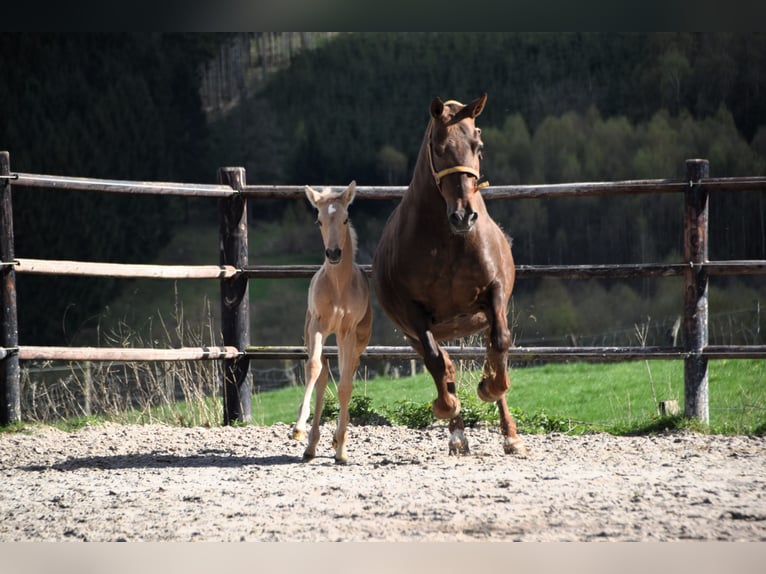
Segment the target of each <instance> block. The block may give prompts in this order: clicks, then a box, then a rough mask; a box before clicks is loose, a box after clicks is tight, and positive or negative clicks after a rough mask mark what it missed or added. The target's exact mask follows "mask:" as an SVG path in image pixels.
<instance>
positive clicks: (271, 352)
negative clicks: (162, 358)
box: [245, 345, 766, 362]
mask: <svg viewBox="0 0 766 574" xmlns="http://www.w3.org/2000/svg"><path fill="white" fill-rule="evenodd" d="M442 348H443V349H445V350H446V351H447V353H449V355H450V357H451V358H453V359H459V360H480V359H483V358H484V355H485V354H486V352H487V349H486V348H485V347H461V346H449V345H445V346H443V347H442ZM322 350H323V352H324V353H325V354H326V355H327V356H328V357H337V356H338V347H334V346H327V347H323V349H322ZM690 354H691V352H690V351H687V350H685V349H684V348H683V347H511V348H510V349H509V350H508V357H509V358H510V359H511V360H512V361H518V362H526V361H539V360H545V361H570V360H585V361H598V362H608V361H643V360H651V359H657V360H660V359H684V358H686V357H688V356H689V355H690ZM702 354H703V355H704V356H706V357H709V358H711V359H757V358H764V357H766V345H743V346H718V345H716V346H708V347H705V348H704V349H703V351H702ZM245 355H247V356H248V357H251V358H258V359H279V360H286V359H295V360H305V359H306V358H308V357H307V354H306V348H305V347H294V346H292V347H291V346H273V347H256V346H250V347H247V348H246V349H245ZM362 358H366V359H419V358H420V355H418V354H417V353H416V352H415V351H414V350H412V349H411V348H409V347H386V346H369V347H367V349H366V350H365V352H364V353H362Z"/></svg>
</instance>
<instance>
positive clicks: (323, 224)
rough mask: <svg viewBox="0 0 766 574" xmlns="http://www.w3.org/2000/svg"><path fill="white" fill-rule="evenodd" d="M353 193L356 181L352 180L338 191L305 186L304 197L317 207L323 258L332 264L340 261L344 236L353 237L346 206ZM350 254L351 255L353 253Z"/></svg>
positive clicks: (350, 247)
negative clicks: (319, 189) (322, 242)
mask: <svg viewBox="0 0 766 574" xmlns="http://www.w3.org/2000/svg"><path fill="white" fill-rule="evenodd" d="M355 194H356V181H352V182H351V183H350V184H349V186H348V187H347V188H346V189H345V190H343V191H341V192H339V193H337V192H333V191H332V190H330V189H329V188H325V189H324V190H323V191H316V190H315V189H313V188H312V187H311V186H308V185H307V186H306V197H307V198H308V200H309V202H311V205H313V206H314V207H316V209H317V225H318V226H319V229H320V230H321V232H322V241H324V254H325V258H326V259H327V261H328V262H330V263H332V264H333V265H335V264H337V263H340V260H341V258H342V257H343V246H344V244H345V242H346V238H347V237H349V236H351V237H353V233H352V232H351V230H350V228H349V222H348V206H349V205H351V202H353V201H354V195H355ZM348 247H349V250H350V251H352V250H353V247H354V246H353V239H352V241H351V242H350V244H349V245H348ZM351 256H352V257H353V253H351Z"/></svg>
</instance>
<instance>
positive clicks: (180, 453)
mask: <svg viewBox="0 0 766 574" xmlns="http://www.w3.org/2000/svg"><path fill="white" fill-rule="evenodd" d="M331 434H332V427H330V426H329V425H324V426H323V436H322V440H321V442H320V449H319V452H318V455H319V456H318V457H317V458H316V459H315V460H314V461H312V462H311V463H303V462H302V461H301V455H302V453H303V448H304V444H302V443H298V442H296V441H293V440H292V439H291V438H290V427H289V425H286V424H277V425H274V426H270V427H255V426H251V427H241V428H210V429H208V428H201V427H200V428H178V427H167V426H123V425H113V424H106V425H96V426H92V427H86V428H84V429H82V430H79V431H77V432H72V433H66V432H62V431H57V430H55V429H51V428H47V427H46V428H36V429H35V430H33V431H31V432H30V433H5V434H2V435H0V477H1V478H0V512H1V513H2V520H1V521H0V542H11V541H268V542H280V541H303V542H311V541H324V542H329V541H392V542H396V541H417V542H423V541H434V542H444V541H676V540H702V541H716V540H720V541H766V438H764V437H742V436H738V437H729V436H706V435H700V434H687V433H683V434H678V433H675V434H668V435H661V436H649V437H614V436H609V435H604V434H594V435H586V436H577V437H570V436H565V435H559V434H554V435H532V436H529V435H528V436H524V437H523V438H524V440H525V442H526V443H527V445H528V446H529V448H530V455H529V456H528V457H527V458H518V457H514V456H507V455H504V454H503V450H502V441H501V437H500V435H499V434H498V432H497V430H496V429H494V428H489V429H486V428H484V429H467V437H468V440H469V442H470V446H471V454H470V455H467V456H461V457H456V456H449V455H448V449H447V438H448V437H447V435H448V432H447V430H446V429H445V428H444V427H433V428H430V429H426V430H412V429H408V428H404V427H389V426H352V427H351V428H350V438H349V444H348V449H349V458H350V460H349V464H348V465H345V466H343V465H336V464H335V463H334V460H333V451H332V448H331V444H330V442H331Z"/></svg>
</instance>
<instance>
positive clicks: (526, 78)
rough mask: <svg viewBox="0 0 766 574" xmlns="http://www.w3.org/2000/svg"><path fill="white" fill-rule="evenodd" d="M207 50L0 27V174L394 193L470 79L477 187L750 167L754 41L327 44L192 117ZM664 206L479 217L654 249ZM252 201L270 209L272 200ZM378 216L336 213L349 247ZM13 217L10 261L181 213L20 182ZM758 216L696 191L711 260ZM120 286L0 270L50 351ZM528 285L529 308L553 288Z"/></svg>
mask: <svg viewBox="0 0 766 574" xmlns="http://www.w3.org/2000/svg"><path fill="white" fill-rule="evenodd" d="M226 40H227V36H226V35H210V34H187V35H183V34H180V35H179V34H5V35H3V36H1V37H0V62H1V63H2V67H3V75H2V77H0V148H2V149H7V150H8V151H10V152H11V167H12V169H13V170H15V171H29V172H35V173H54V174H66V175H79V176H92V177H107V178H115V179H119V178H124V179H136V180H144V179H145V180H177V181H197V182H212V181H213V178H214V177H215V172H216V169H217V168H218V167H219V166H223V165H244V166H245V167H246V168H247V174H248V181H249V182H250V183H293V184H304V183H311V184H336V185H341V184H347V183H348V182H349V181H350V180H351V179H356V180H357V182H359V183H360V184H379V185H390V184H406V183H407V182H408V181H409V177H410V173H411V169H412V167H413V163H414V159H415V155H416V153H417V150H418V147H419V145H420V142H421V138H422V135H423V131H424V129H425V125H426V122H427V121H428V104H429V102H430V100H431V98H432V97H433V96H436V95H438V96H440V97H442V98H444V99H447V98H456V99H460V100H463V101H469V100H471V99H473V98H475V97H476V96H478V95H479V94H480V93H481V92H484V91H486V92H488V93H489V101H488V105H487V108H486V109H485V111H484V113H483V114H482V116H481V118H479V120H480V121H479V124H480V126H481V127H482V128H483V130H484V136H485V143H486V152H487V153H486V156H487V159H486V161H485V164H484V165H485V170H486V175H487V176H488V177H489V179H490V181H491V182H492V183H494V184H502V183H546V182H560V181H574V180H611V179H634V178H644V177H649V178H654V177H677V176H680V175H682V171H683V160H684V159H686V158H688V157H693V156H697V157H700V156H701V157H708V158H709V159H710V160H711V172H712V175H715V176H727V175H761V174H763V173H764V171H765V170H766V168H765V167H764V161H766V97H764V95H765V93H766V92H765V88H766V73H764V70H766V34H762V33H757V34H754V33H746V34H738V33H732V34H723V33H705V34H695V33H668V34H637V33H636V34H585V33H572V34H522V33H480V34H476V33H422V34H421V33H414V34H402V33H374V34H371V33H358V34H357V33H348V34H340V35H339V36H337V37H335V38H334V39H333V40H331V41H328V42H326V43H324V44H322V46H321V47H319V48H317V49H315V50H312V51H305V52H302V53H301V54H299V55H298V56H296V57H295V58H294V59H293V60H292V64H291V65H290V67H289V68H288V69H286V70H283V71H282V72H279V73H276V74H275V75H273V76H272V77H271V79H270V81H269V82H268V85H267V86H266V88H265V89H263V90H262V91H261V92H259V93H257V94H255V95H253V96H252V97H250V98H247V99H243V100H242V101H241V102H240V103H239V105H237V106H236V107H234V108H233V109H232V110H231V111H230V112H229V113H228V115H226V116H225V117H223V118H222V119H219V120H217V121H216V123H214V124H208V123H207V121H206V118H205V117H204V113H203V111H202V106H201V103H200V97H199V86H200V69H201V67H202V64H203V63H204V62H205V61H206V60H207V59H208V58H210V57H211V55H212V54H214V53H215V50H217V49H218V46H219V45H220V43H221V42H225V41H226ZM676 199H677V198H670V197H659V198H658V197H653V198H623V199H610V200H601V199H598V198H590V199H586V200H578V201H577V202H568V201H567V200H549V201H543V200H540V201H538V200H534V201H518V202H503V205H499V204H496V203H493V204H492V209H493V212H494V213H495V215H496V217H497V218H498V219H499V220H500V221H501V223H502V224H503V227H504V228H505V229H506V230H507V231H508V233H509V234H511V235H512V236H513V237H514V243H515V253H516V257H517V260H518V262H519V263H559V262H560V263H568V262H574V263H589V262H592V263H606V262H626V261H656V260H668V259H673V258H674V257H676V256H677V253H678V252H679V250H680V221H681V217H680V214H679V213H678V209H679V207H678V206H677V205H676V203H677V202H676V201H675V200H676ZM260 203H262V204H263V205H260ZM258 207H259V217H266V218H268V219H269V220H272V219H275V218H278V217H280V216H281V215H282V214H283V212H286V207H285V206H284V205H280V204H278V203H276V202H273V201H264V202H259V206H258ZM304 207H305V206H304ZM391 207H392V205H390V204H389V203H388V202H358V203H357V204H356V205H355V206H354V210H355V212H354V222H355V226H356V227H357V230H358V231H359V235H360V239H361V241H362V245H361V251H362V256H363V257H369V256H371V254H372V252H373V250H374V247H375V242H376V240H377V237H378V236H379V232H380V229H381V227H382V225H383V223H384V222H385V219H386V217H387V216H388V213H389V212H390V210H391ZM14 210H15V211H14V219H15V227H16V229H15V231H16V253H17V255H18V256H19V257H41V258H67V259H83V260H93V261H119V262H134V261H135V262H138V261H142V262H145V261H151V260H152V255H153V254H154V253H155V252H156V251H158V250H159V248H160V247H161V246H162V245H163V244H164V243H165V242H166V241H167V240H168V238H169V237H170V236H171V234H172V233H173V226H174V225H176V224H179V223H183V224H193V223H194V222H195V221H197V220H195V219H194V217H193V216H194V213H192V214H191V215H192V219H191V220H188V221H187V219H188V217H189V213H188V211H187V205H186V203H182V202H175V203H174V201H173V200H169V199H166V198H150V197H137V198H133V197H123V196H104V195H97V194H88V193H71V192H67V193H63V192H62V193H57V192H54V191H50V190H32V189H21V188H17V191H16V192H15V193H14ZM287 211H288V212H289V210H287ZM208 216H209V214H208ZM255 223H256V225H257V223H258V222H257V221H256V222H255ZM764 225H765V224H764V200H763V194H759V193H752V194H737V195H736V196H735V195H730V196H726V197H723V196H721V197H714V198H712V199H711V233H712V234H713V235H714V236H715V241H714V245H715V246H716V247H715V249H716V250H719V251H715V252H711V257H716V258H722V259H723V258H729V257H736V258H759V259H760V258H766V245H765V243H766V240H765V239H764V237H765V235H766V234H765V233H764ZM122 284H123V283H120V284H118V283H116V282H113V281H109V280H93V279H88V278H84V279H81V280H80V279H64V278H56V277H44V278H39V277H30V276H20V277H19V293H20V295H19V297H20V301H19V304H20V322H21V337H22V340H23V341H24V342H25V343H38V342H39V343H53V342H61V341H62V329H64V330H65V331H66V332H67V334H71V333H72V332H73V331H76V330H77V329H78V328H79V326H81V325H82V324H84V323H85V322H86V321H88V319H89V318H90V317H92V316H94V315H97V314H98V313H99V312H100V310H101V309H103V307H104V305H105V304H107V303H108V302H109V301H110V300H111V298H112V297H113V296H114V295H115V293H116V292H117V289H118V285H122ZM529 289H530V290H531V289H536V291H534V292H532V291H530V292H529V298H530V299H534V298H535V296H536V294H539V293H538V292H540V293H542V292H543V291H545V292H546V293H549V294H550V293H555V292H559V291H558V290H557V289H555V288H553V287H551V285H545V286H540V288H539V289H537V288H532V287H530V288H529ZM604 289H605V287H604ZM631 289H632V291H631V293H634V294H635V292H636V290H637V289H639V290H640V287H631ZM624 293H627V292H624ZM624 293H623V294H624ZM640 294H641V295H642V296H643V295H647V296H652V295H655V294H654V293H649V292H647V293H640ZM622 298H623V299H624V298H625V297H622ZM538 299H539V297H538ZM595 305H596V306H598V304H595Z"/></svg>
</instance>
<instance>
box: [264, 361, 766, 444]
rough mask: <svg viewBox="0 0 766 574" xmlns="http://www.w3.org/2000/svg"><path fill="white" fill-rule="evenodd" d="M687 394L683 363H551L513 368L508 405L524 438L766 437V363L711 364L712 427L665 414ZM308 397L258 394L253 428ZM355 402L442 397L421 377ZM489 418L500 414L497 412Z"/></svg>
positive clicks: (367, 391) (468, 389) (471, 384)
mask: <svg viewBox="0 0 766 574" xmlns="http://www.w3.org/2000/svg"><path fill="white" fill-rule="evenodd" d="M460 378H461V381H460V384H459V388H458V390H459V393H460V395H461V398H462V400H463V406H464V409H465V408H466V407H468V408H469V409H470V408H474V407H476V406H477V405H479V407H478V408H480V407H481V406H483V405H480V404H479V403H478V400H476V399H474V397H475V386H476V384H477V383H478V378H479V374H478V373H476V372H464V373H462V374H461V377H460ZM652 384H653V387H654V390H652ZM683 389H684V378H683V363H682V362H680V361H649V362H625V363H613V364H588V363H572V364H549V365H545V366H539V367H526V368H513V369H512V370H511V390H510V391H509V394H508V403H509V406H510V407H511V409H512V411H513V412H514V415H515V416H516V418H517V419H519V426H520V428H521V430H522V432H538V431H546V430H552V429H555V430H567V431H570V432H583V431H588V430H603V431H606V432H613V433H617V434H626V433H634V432H651V431H656V430H662V429H663V428H665V427H669V428H675V427H679V426H680V427H686V426H691V427H692V428H694V429H696V430H709V431H711V432H714V433H723V434H764V433H765V432H766V361H757V360H722V361H711V362H710V365H709V406H710V425H709V428H706V429H705V428H702V427H700V426H699V425H694V424H691V423H689V422H688V421H685V420H684V419H683V417H666V418H661V417H660V416H659V414H658V411H657V402H658V401H664V400H676V401H678V403H679V407H680V412H681V413H683V409H684V403H683V394H684V390H683ZM302 395H303V388H302V387H291V388H286V389H281V390H277V391H268V392H263V393H259V394H257V395H256V396H255V398H254V401H253V421H254V423H255V424H262V425H270V424H273V423H275V422H285V423H292V422H295V416H296V412H297V409H298V404H299V402H300V400H301V397H302ZM333 395H334V389H333V385H332V383H331V384H330V385H329V387H328V397H327V399H326V402H328V401H329V402H332V400H333ZM354 396H361V397H368V398H369V403H370V404H369V406H370V408H371V409H372V410H373V411H375V412H377V413H380V414H381V415H383V416H389V415H390V414H391V412H392V411H393V410H394V409H395V408H396V406H397V405H401V404H402V403H403V402H404V403H405V404H408V405H411V406H413V407H417V406H418V405H424V404H427V403H430V402H431V401H432V400H433V399H434V398H435V396H436V391H435V388H434V384H433V382H432V380H431V378H430V376H428V375H427V374H419V375H417V376H415V377H408V378H402V379H390V378H376V379H373V380H370V381H356V383H355V389H354ZM655 397H656V401H657V402H656V401H655ZM474 402H475V403H476V405H475V404H474ZM488 412H491V413H492V414H494V407H492V408H491V409H489V410H488ZM389 418H391V417H390V416H389ZM525 426H526V427H527V428H526V429H525V428H524V427H525Z"/></svg>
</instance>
